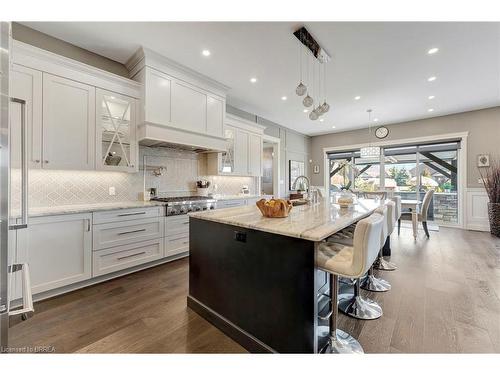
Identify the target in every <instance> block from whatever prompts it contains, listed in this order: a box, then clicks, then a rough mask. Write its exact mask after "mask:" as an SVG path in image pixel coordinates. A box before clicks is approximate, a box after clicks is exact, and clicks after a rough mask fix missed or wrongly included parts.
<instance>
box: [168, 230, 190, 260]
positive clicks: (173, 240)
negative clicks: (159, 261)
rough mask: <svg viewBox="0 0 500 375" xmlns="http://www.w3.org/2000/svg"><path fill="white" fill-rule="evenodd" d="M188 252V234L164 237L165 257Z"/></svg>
mask: <svg viewBox="0 0 500 375" xmlns="http://www.w3.org/2000/svg"><path fill="white" fill-rule="evenodd" d="M188 251H189V233H185V234H177V235H174V236H169V237H165V256H166V257H169V256H172V255H176V254H180V253H185V252H188Z"/></svg>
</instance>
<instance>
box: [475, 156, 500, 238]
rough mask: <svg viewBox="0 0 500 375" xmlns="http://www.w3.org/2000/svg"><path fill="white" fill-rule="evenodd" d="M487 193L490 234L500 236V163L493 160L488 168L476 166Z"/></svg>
mask: <svg viewBox="0 0 500 375" xmlns="http://www.w3.org/2000/svg"><path fill="white" fill-rule="evenodd" d="M478 169H479V174H480V175H481V179H482V180H483V184H484V188H485V189H486V193H487V194H488V198H489V200H490V201H489V203H488V216H489V220H490V232H491V234H493V235H495V236H497V237H500V163H499V162H498V160H496V161H493V162H492V163H491V164H490V167H488V168H478Z"/></svg>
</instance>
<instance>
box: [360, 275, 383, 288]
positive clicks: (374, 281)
mask: <svg viewBox="0 0 500 375" xmlns="http://www.w3.org/2000/svg"><path fill="white" fill-rule="evenodd" d="M360 286H361V288H362V289H365V290H369V291H370V292H387V291H389V290H391V284H390V283H389V282H388V281H387V280H384V279H380V278H378V277H375V276H374V275H368V276H367V277H366V278H365V279H364V280H363V281H362V282H361V285H360Z"/></svg>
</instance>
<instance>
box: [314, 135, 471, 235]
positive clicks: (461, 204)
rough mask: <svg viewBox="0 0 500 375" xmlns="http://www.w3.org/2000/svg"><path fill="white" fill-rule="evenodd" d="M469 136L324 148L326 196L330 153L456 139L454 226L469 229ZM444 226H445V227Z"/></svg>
mask: <svg viewBox="0 0 500 375" xmlns="http://www.w3.org/2000/svg"><path fill="white" fill-rule="evenodd" d="M468 136H469V132H458V133H446V134H436V135H430V136H424V137H414V138H400V139H393V140H384V141H378V142H372V143H358V144H352V145H344V146H335V147H324V148H323V170H324V176H323V181H324V182H323V183H324V186H325V189H326V194H327V196H328V197H329V196H330V188H329V187H330V182H329V175H330V173H329V171H330V169H329V167H330V166H329V163H328V155H327V154H328V153H329V152H335V151H339V152H340V151H344V150H345V151H347V150H352V149H359V148H361V147H366V146H369V145H371V146H379V147H386V146H397V145H404V144H412V143H413V144H415V143H426V142H443V141H447V140H450V141H451V140H454V139H460V143H461V144H460V151H459V153H458V176H457V183H458V188H459V198H458V212H459V217H458V224H457V225H453V226H456V227H459V228H467V229H469V228H468V226H467V220H466V218H467V216H466V213H467V212H468V209H467V199H466V193H467V137H468ZM443 226H444V225H443Z"/></svg>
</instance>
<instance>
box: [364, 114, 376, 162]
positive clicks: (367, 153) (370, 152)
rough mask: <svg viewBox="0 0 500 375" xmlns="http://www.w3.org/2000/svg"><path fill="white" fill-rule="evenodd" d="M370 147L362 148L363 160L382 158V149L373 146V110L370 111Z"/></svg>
mask: <svg viewBox="0 0 500 375" xmlns="http://www.w3.org/2000/svg"><path fill="white" fill-rule="evenodd" d="M366 112H368V146H367V147H361V150H360V152H361V158H363V159H374V158H379V157H380V147H378V146H372V143H371V138H372V110H371V109H368V110H367V111H366Z"/></svg>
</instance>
